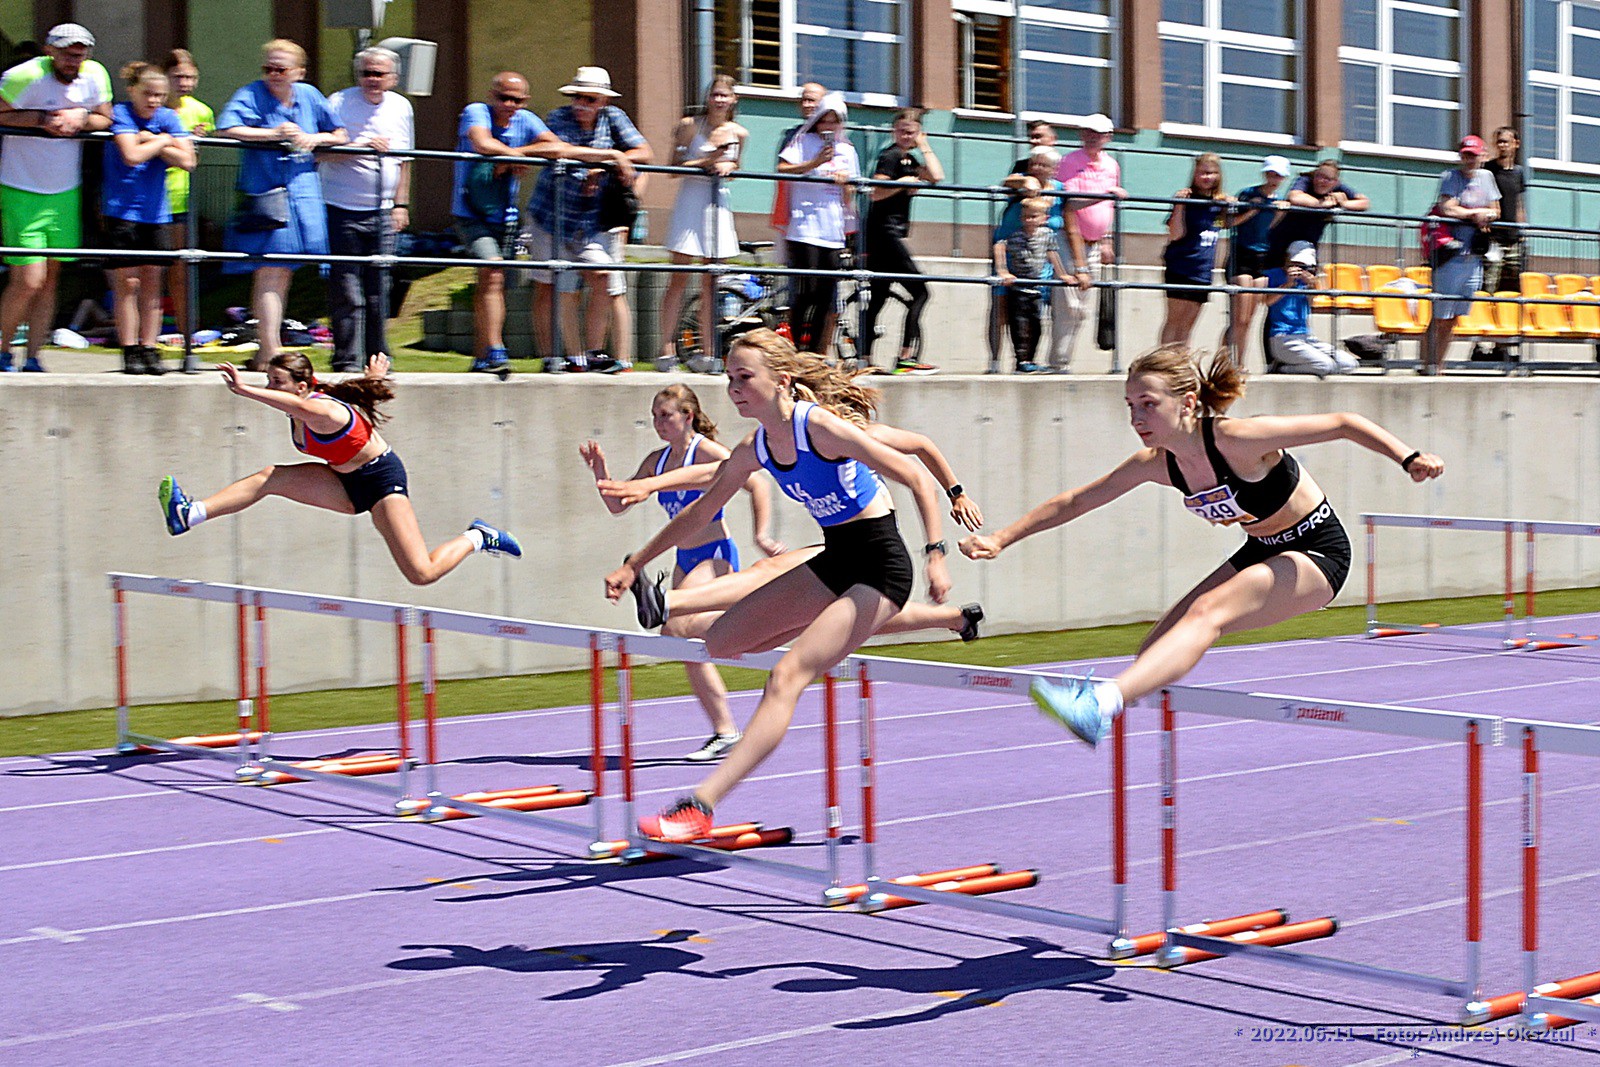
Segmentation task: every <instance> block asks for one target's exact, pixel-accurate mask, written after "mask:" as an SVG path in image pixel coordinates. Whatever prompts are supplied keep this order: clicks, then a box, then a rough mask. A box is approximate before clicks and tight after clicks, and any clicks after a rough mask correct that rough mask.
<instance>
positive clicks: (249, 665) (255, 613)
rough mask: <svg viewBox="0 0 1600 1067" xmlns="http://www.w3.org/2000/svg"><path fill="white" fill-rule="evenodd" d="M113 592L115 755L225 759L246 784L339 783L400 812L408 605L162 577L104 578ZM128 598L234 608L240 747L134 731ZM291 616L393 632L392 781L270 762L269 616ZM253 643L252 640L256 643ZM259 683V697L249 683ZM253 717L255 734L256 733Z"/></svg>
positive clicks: (405, 780)
mask: <svg viewBox="0 0 1600 1067" xmlns="http://www.w3.org/2000/svg"><path fill="white" fill-rule="evenodd" d="M106 577H107V579H108V581H109V583H110V585H111V590H112V611H113V620H114V627H113V639H114V641H115V650H114V659H115V663H116V673H117V680H116V684H117V751H118V752H120V753H124V754H126V753H130V752H133V751H135V750H137V749H138V748H140V747H144V748H150V749H156V750H160V751H167V752H175V753H180V754H182V755H187V756H200V757H203V758H206V759H213V760H222V761H224V762H230V763H233V764H234V777H235V779H236V780H237V781H239V782H241V783H245V784H257V785H259V784H270V783H268V782H267V779H268V778H269V777H270V776H271V775H273V774H274V773H282V774H286V775H289V776H291V777H294V778H298V779H302V780H311V779H316V780H321V781H332V782H338V783H340V784H343V785H349V786H352V787H354V788H356V789H361V790H365V791H367V792H371V793H377V794H380V795H384V796H388V797H393V798H394V803H395V805H396V809H397V810H399V809H400V808H401V807H402V806H403V804H404V802H405V800H406V798H407V790H408V787H409V772H410V769H411V766H412V763H413V761H412V759H411V756H410V751H409V737H408V734H409V729H408V703H409V698H410V689H409V679H408V677H407V654H406V643H407V641H406V634H407V627H408V625H409V623H410V620H411V615H412V610H413V609H412V608H411V607H410V606H409V605H406V604H395V603H390V602H387V601H378V600H362V599H359V598H355V597H332V596H330V597H323V596H315V595H313V594H310V593H300V592H293V591H289V590H281V589H267V588H262V587H258V586H246V585H234V584H231V583H225V582H204V581H198V580H193V579H179V578H162V577H156V576H153V575H143V574H125V573H120V572H112V573H109V574H107V576H106ZM127 593H146V594H152V595H155V596H165V597H171V598H175V599H179V600H194V601H201V602H206V603H218V604H233V605H234V617H235V628H236V635H235V665H236V673H237V693H238V695H237V698H236V707H237V714H238V727H237V732H238V735H239V740H238V743H237V744H236V745H234V746H231V747H229V748H226V749H223V748H208V747H202V746H198V745H188V744H183V743H182V742H180V741H176V740H174V739H171V738H164V737H155V736H153V735H148V734H141V733H138V732H135V731H133V730H132V729H131V725H130V722H129V718H130V707H131V705H130V697H129V690H128V671H127V645H128V638H129V634H130V630H129V627H128V620H127V601H126V594H127ZM268 610H279V611H291V612H298V613H302V614H310V615H319V616H321V617H323V618H328V617H330V616H332V617H337V618H343V619H353V620H358V621H367V622H380V623H386V624H389V625H392V626H394V627H395V633H396V636H395V650H396V651H395V655H396V681H395V693H396V696H395V703H396V731H397V735H398V745H397V751H398V753H399V759H400V764H399V766H398V767H397V768H396V770H395V772H393V773H395V774H397V775H398V778H397V779H396V781H395V782H394V783H382V782H369V781H365V780H363V779H362V778H359V777H352V776H349V775H340V774H334V773H330V772H328V771H322V770H318V769H316V768H310V767H300V766H296V765H295V764H294V762H293V761H288V760H280V759H277V758H276V757H274V756H272V755H271V754H270V753H269V751H268V749H269V747H270V740H271V733H270V721H269V720H268V718H267V711H268V709H269V707H270V703H271V695H270V690H269V688H268V667H269V661H268V657H267V643H266V642H267V612H268ZM252 638H254V639H253V640H252ZM252 679H253V680H254V681H255V684H256V689H255V692H254V696H252V693H251V687H250V685H251V681H252ZM252 715H253V717H254V720H255V723H254V725H255V729H254V731H252V730H251V719H252Z"/></svg>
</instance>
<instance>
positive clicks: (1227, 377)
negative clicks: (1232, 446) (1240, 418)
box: [1128, 345, 1245, 415]
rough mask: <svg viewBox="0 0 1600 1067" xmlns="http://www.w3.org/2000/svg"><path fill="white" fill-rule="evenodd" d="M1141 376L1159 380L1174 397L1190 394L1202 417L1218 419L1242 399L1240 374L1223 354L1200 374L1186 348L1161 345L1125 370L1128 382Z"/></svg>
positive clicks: (1242, 371)
mask: <svg viewBox="0 0 1600 1067" xmlns="http://www.w3.org/2000/svg"><path fill="white" fill-rule="evenodd" d="M1142 374H1148V375H1151V376H1152V377H1156V378H1160V379H1161V380H1162V381H1164V382H1166V383H1167V388H1169V389H1171V390H1172V392H1173V393H1174V394H1175V395H1177V396H1183V395H1184V394H1185V393H1193V394H1194V395H1195V397H1196V398H1197V399H1198V400H1199V401H1200V412H1201V414H1203V415H1221V414H1222V413H1223V412H1225V411H1227V410H1228V409H1229V408H1230V407H1232V406H1233V403H1234V401H1236V400H1238V399H1239V398H1240V397H1242V396H1244V386H1245V373H1244V370H1243V369H1241V368H1240V367H1239V365H1238V364H1236V363H1234V362H1233V360H1231V359H1229V358H1228V354H1227V353H1226V352H1218V353H1217V354H1216V355H1214V356H1212V357H1211V365H1210V366H1209V367H1207V368H1206V369H1205V370H1204V371H1202V370H1201V369H1200V360H1199V357H1198V356H1197V355H1196V354H1195V353H1193V352H1191V351H1190V350H1189V349H1188V348H1187V347H1186V346H1184V345H1162V346H1161V347H1160V348H1156V349H1152V350H1151V351H1149V352H1146V353H1145V354H1144V355H1142V356H1140V357H1139V358H1138V359H1136V360H1134V361H1133V364H1132V366H1130V367H1129V368H1128V378H1129V379H1130V380H1131V379H1133V378H1136V377H1138V376H1140V375H1142Z"/></svg>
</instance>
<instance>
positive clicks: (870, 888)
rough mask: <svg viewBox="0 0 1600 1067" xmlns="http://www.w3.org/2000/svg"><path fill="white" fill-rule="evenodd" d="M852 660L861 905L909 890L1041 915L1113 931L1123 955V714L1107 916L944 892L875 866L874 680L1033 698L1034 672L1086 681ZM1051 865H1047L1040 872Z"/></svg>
mask: <svg viewBox="0 0 1600 1067" xmlns="http://www.w3.org/2000/svg"><path fill="white" fill-rule="evenodd" d="M851 660H852V661H854V663H855V669H856V675H857V680H858V683H865V684H861V685H860V699H861V702H862V715H861V717H860V721H861V774H862V793H863V802H862V808H863V828H862V839H863V844H864V848H863V850H862V862H863V865H864V871H863V874H864V877H863V878H862V881H863V882H864V883H865V884H866V887H867V892H866V894H865V895H864V896H863V897H862V898H861V903H860V907H861V909H862V910H863V911H872V910H874V908H875V907H877V906H881V904H882V902H883V901H884V900H885V898H887V897H889V896H898V897H905V898H907V899H909V900H915V901H917V902H918V903H920V904H943V905H947V906H949V907H953V908H958V909H962V910H965V911H973V912H980V913H983V914H988V915H997V916H1000V917H1003V918H1008V919H1016V920H1020V921H1023V922H1030V923H1036V924H1039V925H1043V926H1050V927H1055V928H1057V929H1063V928H1064V929H1071V930H1080V931H1087V932H1089V933H1095V934H1101V935H1104V936H1106V937H1108V938H1110V939H1111V940H1110V942H1109V945H1108V949H1107V955H1108V957H1109V958H1119V955H1118V954H1119V953H1121V954H1123V955H1125V954H1126V952H1125V948H1124V946H1126V944H1127V943H1128V934H1129V930H1128V918H1127V917H1128V871H1127V840H1126V831H1127V822H1126V799H1125V789H1126V783H1127V777H1126V767H1127V734H1126V732H1125V729H1123V728H1122V726H1121V720H1122V719H1123V718H1124V716H1119V717H1118V721H1117V724H1116V727H1115V728H1114V729H1113V731H1112V746H1111V760H1112V774H1111V780H1112V787H1111V809H1112V820H1111V821H1112V833H1111V837H1112V842H1111V849H1112V886H1111V911H1112V915H1111V917H1110V918H1102V917H1099V916H1093V915H1083V914H1079V913H1077V912H1071V911H1065V910H1062V909H1059V908H1047V907H1043V906H1041V905H1038V904H1017V903H1013V902H1011V901H1005V900H996V899H994V898H992V897H988V896H967V895H964V894H961V893H950V892H943V891H941V890H937V889H931V888H925V887H922V886H913V885H905V884H903V883H899V882H895V881H894V880H893V879H889V878H884V877H882V876H881V875H880V874H879V873H878V871H877V852H876V847H875V846H876V843H877V827H876V824H875V807H874V801H873V799H872V798H873V796H874V794H875V791H876V781H875V778H876V770H877V742H876V730H875V718H876V717H875V715H874V713H873V699H872V692H871V685H872V684H873V683H879V682H899V683H902V684H907V685H925V686H931V687H933V688H941V689H961V690H968V691H981V692H996V691H1000V692H1007V693H1013V694H1020V695H1021V696H1022V698H1023V699H1028V696H1027V694H1028V690H1029V687H1030V686H1032V684H1033V682H1034V681H1035V680H1049V681H1060V680H1062V679H1063V678H1066V679H1073V678H1077V680H1079V681H1087V679H1085V678H1081V677H1080V676H1076V675H1062V674H1059V673H1050V674H1046V673H1044V672H1041V671H1022V670H1015V669H1010V668H1004V667H976V666H966V665H962V664H954V663H938V662H934V661H929V660H904V659H890V658H888V657H884V656H867V655H861V654H857V655H855V656H852V657H851ZM1046 874H1048V872H1042V873H1041V878H1042V877H1044V875H1046Z"/></svg>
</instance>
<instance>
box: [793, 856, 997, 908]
mask: <svg viewBox="0 0 1600 1067" xmlns="http://www.w3.org/2000/svg"><path fill="white" fill-rule="evenodd" d="M999 873H1000V865H999V864H998V863H978V864H973V865H972V866H970V867H951V868H949V869H947V870H942V871H924V872H922V873H921V874H905V875H901V876H900V877H898V878H891V879H889V880H888V884H889V885H909V886H917V887H926V886H933V885H937V884H939V883H941V882H959V881H961V880H963V879H967V878H987V877H989V876H991V875H996V874H999ZM868 892H869V887H868V886H865V885H859V884H858V885H839V886H830V887H829V888H828V889H826V890H825V891H824V892H823V894H822V902H823V903H824V904H827V905H829V906H830V907H837V906H840V905H844V904H854V903H855V902H856V901H858V900H860V899H861V898H863V897H865V896H867V895H868ZM878 895H879V896H885V895H886V894H883V893H880V894H878Z"/></svg>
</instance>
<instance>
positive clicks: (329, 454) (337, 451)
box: [289, 393, 372, 467]
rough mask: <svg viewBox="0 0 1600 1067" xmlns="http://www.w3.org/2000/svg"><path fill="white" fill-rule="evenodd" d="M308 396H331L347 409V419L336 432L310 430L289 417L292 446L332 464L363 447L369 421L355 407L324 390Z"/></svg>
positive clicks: (369, 431) (368, 436)
mask: <svg viewBox="0 0 1600 1067" xmlns="http://www.w3.org/2000/svg"><path fill="white" fill-rule="evenodd" d="M307 399H309V400H332V401H333V402H334V403H336V404H344V408H345V410H346V411H348V412H349V413H350V421H349V422H347V423H345V425H344V429H342V430H340V431H339V432H337V433H331V434H320V433H314V432H312V430H311V427H309V426H307V425H306V424H305V423H303V422H301V421H299V420H298V419H294V418H291V419H290V420H289V439H290V440H291V441H293V442H294V447H295V448H296V449H298V450H299V451H301V452H303V453H305V454H306V455H308V456H310V457H311V458H312V459H320V460H322V461H323V462H324V463H328V464H331V465H332V466H335V467H337V466H339V464H341V463H349V462H350V461H351V460H352V459H355V458H356V456H358V455H360V453H361V450H362V449H363V448H366V447H367V442H368V441H370V440H372V423H370V422H368V421H367V417H366V416H365V415H363V414H362V413H361V411H360V410H359V409H358V408H355V407H352V406H351V405H349V404H345V402H344V401H343V400H340V399H339V398H338V397H332V396H329V395H328V394H327V393H312V394H311V395H310V396H309V397H308V398H307Z"/></svg>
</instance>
